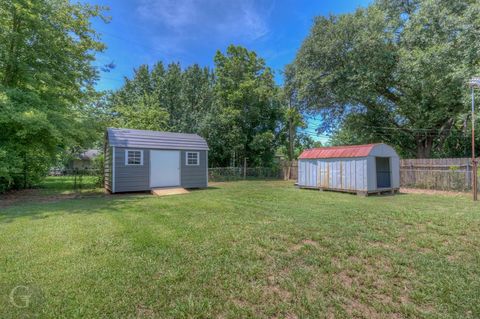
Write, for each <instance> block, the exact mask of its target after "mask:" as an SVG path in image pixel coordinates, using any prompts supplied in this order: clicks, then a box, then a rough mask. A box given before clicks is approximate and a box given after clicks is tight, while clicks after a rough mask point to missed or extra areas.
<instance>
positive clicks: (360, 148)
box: [299, 144, 380, 159]
mask: <svg viewBox="0 0 480 319" xmlns="http://www.w3.org/2000/svg"><path fill="white" fill-rule="evenodd" d="M377 145H380V144H366V145H348V146H331V147H318V148H311V149H308V150H304V151H303V152H302V154H300V156H299V159H314V158H350V157H365V156H368V155H369V154H370V152H371V151H372V149H373V148H374V147H375V146H377Z"/></svg>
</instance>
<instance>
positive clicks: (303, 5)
mask: <svg viewBox="0 0 480 319" xmlns="http://www.w3.org/2000/svg"><path fill="white" fill-rule="evenodd" d="M88 2H89V3H93V4H99V5H105V6H108V7H110V11H108V12H107V15H108V16H110V17H111V22H110V23H108V24H104V23H103V22H101V21H98V20H96V21H94V26H95V29H96V30H98V31H99V32H100V33H101V34H102V40H103V42H105V43H106V44H107V47H108V49H107V50H106V51H105V52H104V53H101V54H99V55H98V56H97V61H96V63H97V65H105V64H108V63H110V62H113V63H114V64H115V66H116V67H115V68H114V69H113V70H112V71H111V72H109V73H102V74H101V79H100V81H99V83H98V89H100V90H104V89H116V88H118V87H120V86H121V85H122V83H123V77H124V76H128V77H130V76H131V75H132V74H133V69H134V68H136V67H138V66H139V65H141V64H149V65H152V64H154V63H155V62H157V61H163V62H164V63H166V64H168V63H169V62H176V61H179V62H180V63H181V64H182V65H183V66H187V65H190V64H193V63H198V64H200V65H202V66H213V56H214V54H215V52H216V51H217V50H222V51H223V50H225V48H226V47H227V46H228V45H230V44H235V45H242V46H245V47H246V48H248V49H250V50H254V51H256V52H257V54H258V55H259V56H261V57H263V58H264V59H265V61H266V63H267V65H268V66H270V67H271V68H272V69H273V70H274V71H275V74H276V81H277V83H279V84H281V83H282V70H283V67H284V66H285V65H286V64H288V63H290V62H292V60H293V59H294V57H295V53H296V51H297V50H298V48H299V47H300V45H301V43H302V41H303V39H304V38H305V37H306V36H307V34H308V32H309V30H310V27H311V25H312V21H313V18H314V17H315V16H318V15H328V14H331V13H333V14H339V13H346V12H352V11H354V10H355V9H356V8H358V7H360V6H366V5H367V4H368V3H369V2H370V1H369V0H317V1H315V0H256V1H254V0H130V1H119V0H117V1H114V0H88ZM310 124H311V126H312V127H314V126H315V122H314V121H313V122H312V123H310Z"/></svg>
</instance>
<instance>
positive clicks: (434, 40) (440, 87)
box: [294, 0, 480, 157]
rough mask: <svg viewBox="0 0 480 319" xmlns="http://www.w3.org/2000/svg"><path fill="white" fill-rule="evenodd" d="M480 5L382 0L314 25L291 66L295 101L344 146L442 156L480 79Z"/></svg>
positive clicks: (465, 1)
mask: <svg viewBox="0 0 480 319" xmlns="http://www.w3.org/2000/svg"><path fill="white" fill-rule="evenodd" d="M479 25H480V3H479V2H478V1H475V0H459V1H443V0H416V1H403V0H393V1H392V0H388V1H387V0H382V1H376V2H375V3H374V4H372V5H371V6H369V7H368V8H366V9H359V10H357V11H356V12H355V13H353V14H345V15H340V16H330V17H328V18H325V17H318V18H316V19H315V23H314V26H313V28H312V31H311V33H310V35H309V36H308V37H307V39H306V40H305V41H304V43H303V45H302V47H301V49H300V51H299V52H298V55H297V57H296V59H295V62H294V64H295V69H296V70H295V78H296V81H297V83H298V86H297V90H298V94H299V97H300V98H301V100H302V101H303V102H304V103H305V104H306V105H308V106H309V107H310V108H311V109H312V110H315V111H318V112H320V113H321V114H322V115H323V117H324V124H325V129H326V130H330V131H336V137H335V139H334V140H337V141H341V142H346V143H348V142H378V141H385V142H387V143H390V144H393V145H394V146H396V147H397V148H398V149H399V150H400V151H401V153H402V154H403V155H406V156H417V157H430V156H431V155H432V152H437V153H438V152H442V148H443V147H444V146H445V142H446V141H447V140H448V139H449V138H451V134H452V131H455V130H456V128H455V125H456V122H457V119H458V117H459V116H460V115H461V114H464V113H465V112H466V111H467V110H468V104H467V103H466V93H467V88H466V85H465V83H466V80H467V79H468V78H469V77H471V76H473V75H474V74H478V72H479V71H480V65H479V61H480V45H479V43H480V41H479V40H480V34H479V33H478V31H477V30H478V26H479Z"/></svg>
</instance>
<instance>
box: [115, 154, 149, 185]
mask: <svg viewBox="0 0 480 319" xmlns="http://www.w3.org/2000/svg"><path fill="white" fill-rule="evenodd" d="M126 149H128V148H125V147H115V179H114V180H115V192H135V191H145V190H149V189H150V151H149V150H148V149H141V148H140V149H139V148H135V150H143V165H138V166H135V165H129V166H126V165H125V150H126Z"/></svg>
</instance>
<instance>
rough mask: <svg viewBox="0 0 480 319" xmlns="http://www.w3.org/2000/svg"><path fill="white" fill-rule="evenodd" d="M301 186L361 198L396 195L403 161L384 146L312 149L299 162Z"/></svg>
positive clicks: (304, 152) (302, 155)
mask: <svg viewBox="0 0 480 319" xmlns="http://www.w3.org/2000/svg"><path fill="white" fill-rule="evenodd" d="M298 186H299V187H301V188H315V189H320V190H324V189H325V190H336V191H343V192H354V193H357V194H359V195H366V194H369V193H382V192H391V193H394V192H397V191H398V189H399V188H400V159H399V157H398V154H397V153H396V152H395V150H394V149H393V148H392V147H390V146H388V145H386V144H383V143H380V144H367V145H350V146H333V147H320V148H312V149H308V150H305V151H303V153H302V154H301V155H300V157H299V158H298Z"/></svg>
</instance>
